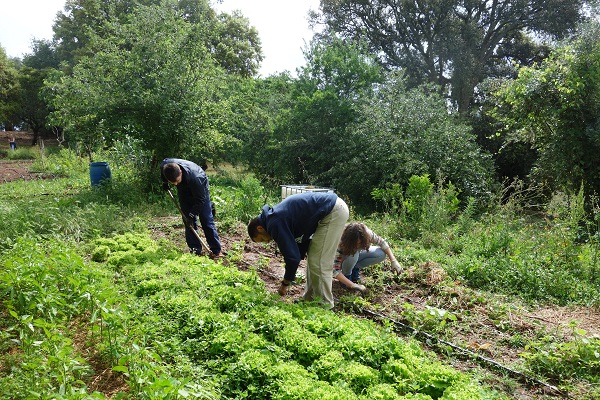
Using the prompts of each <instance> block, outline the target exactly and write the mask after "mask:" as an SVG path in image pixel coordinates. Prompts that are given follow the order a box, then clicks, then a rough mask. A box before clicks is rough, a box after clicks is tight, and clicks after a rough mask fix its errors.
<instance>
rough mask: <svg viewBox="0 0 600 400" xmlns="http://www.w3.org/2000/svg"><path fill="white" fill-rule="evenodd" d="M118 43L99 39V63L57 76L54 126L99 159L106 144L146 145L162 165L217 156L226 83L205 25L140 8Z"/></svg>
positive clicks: (120, 27) (119, 31) (118, 29)
mask: <svg viewBox="0 0 600 400" xmlns="http://www.w3.org/2000/svg"><path fill="white" fill-rule="evenodd" d="M108 28H109V31H111V32H114V34H113V35H112V36H110V37H96V36H94V37H92V38H91V40H90V43H89V48H90V49H94V52H95V54H94V56H93V57H83V58H81V60H80V61H79V63H78V64H77V65H76V66H75V67H74V69H73V73H72V75H67V74H65V73H64V72H59V71H57V72H55V73H54V74H53V75H52V76H51V77H50V78H49V79H48V90H49V91H50V94H51V97H52V105H53V106H54V108H55V110H56V111H55V112H53V113H52V114H51V120H52V122H53V123H54V124H56V125H60V126H62V127H64V129H65V134H66V135H67V137H68V138H69V139H70V140H72V141H78V142H81V143H82V144H84V145H85V146H86V151H87V153H88V155H89V156H90V157H91V156H92V154H93V150H94V148H95V147H97V146H98V145H100V144H103V143H104V142H108V143H110V142H112V141H113V140H116V139H122V138H124V137H125V136H126V135H128V136H130V137H132V138H134V139H139V140H141V141H142V143H143V144H144V146H145V148H146V149H147V150H148V151H150V152H152V154H153V155H154V157H155V159H156V160H160V159H162V158H164V157H166V156H172V155H175V154H176V155H180V156H182V157H184V156H192V155H198V156H203V155H209V154H211V153H212V152H214V151H218V149H219V148H220V147H221V146H222V133H221V130H220V125H221V124H222V123H223V119H224V118H225V112H224V107H223V105H222V104H221V102H220V98H219V86H220V85H223V84H224V82H226V79H225V75H224V72H223V71H222V70H221V69H220V68H219V67H218V66H217V65H216V62H215V61H214V59H213V58H212V57H211V54H210V52H209V51H208V49H207V48H206V47H205V46H204V41H203V40H201V39H202V38H200V39H199V38H198V35H199V34H201V32H199V31H198V29H199V26H198V25H194V24H191V23H189V22H186V21H185V20H184V19H182V18H181V16H180V15H179V13H177V12H176V10H174V9H173V8H170V7H159V6H150V7H146V6H139V7H137V8H136V9H135V10H134V12H133V13H132V14H131V15H130V16H129V18H128V19H127V21H126V22H125V23H121V22H115V23H114V25H112V26H110V27H108Z"/></svg>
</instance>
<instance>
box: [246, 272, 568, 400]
mask: <svg viewBox="0 0 600 400" xmlns="http://www.w3.org/2000/svg"><path fill="white" fill-rule="evenodd" d="M244 263H246V264H247V265H250V263H247V262H245V261H244ZM256 270H257V271H259V272H261V273H263V274H266V275H269V276H270V277H272V278H277V279H282V277H281V276H279V275H277V274H274V273H272V272H270V271H267V270H265V269H262V268H256ZM292 284H293V285H298V283H296V282H295V281H294V282H292ZM361 311H362V313H363V314H366V315H369V316H371V317H377V318H379V319H383V320H388V321H390V322H392V323H393V324H394V325H396V327H400V328H402V329H404V330H407V331H409V332H411V333H413V334H414V335H415V337H417V336H419V337H422V338H425V339H427V340H430V341H431V342H432V343H440V344H443V345H446V346H449V347H451V348H452V349H454V350H457V351H460V352H461V353H463V354H467V355H469V356H471V357H474V358H475V359H477V360H478V361H482V362H484V363H486V364H490V365H492V366H493V367H495V368H497V369H499V370H501V371H505V372H508V373H509V374H510V375H512V376H514V377H516V378H517V379H520V380H522V381H525V382H533V383H536V384H538V385H542V386H544V387H546V388H548V389H550V390H551V391H553V392H555V393H557V394H558V395H560V396H562V397H565V398H570V396H569V394H568V393H566V392H564V391H563V390H561V389H559V388H558V387H556V386H554V385H550V384H548V383H546V382H544V381H541V380H539V379H537V378H535V377H533V376H531V375H528V374H525V373H523V372H520V371H517V370H514V369H512V368H509V367H507V366H506V365H503V364H500V363H499V362H498V361H495V360H492V359H491V358H487V357H484V356H482V355H480V354H478V353H476V352H474V351H471V350H469V349H465V348H464V347H460V346H459V345H457V344H454V343H451V342H448V341H446V340H443V339H440V338H437V337H435V336H433V335H431V334H429V333H427V332H423V331H420V330H418V329H415V328H413V327H412V326H410V325H406V324H404V323H402V322H400V321H396V320H395V319H393V318H390V317H388V316H385V315H383V314H379V313H376V312H374V311H371V310H367V309H365V308H363V309H361Z"/></svg>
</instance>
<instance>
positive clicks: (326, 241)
mask: <svg viewBox="0 0 600 400" xmlns="http://www.w3.org/2000/svg"><path fill="white" fill-rule="evenodd" d="M348 216H349V212H348V206H347V205H346V203H345V202H344V201H343V200H342V199H340V198H339V197H338V196H337V195H336V194H335V193H322V192H305V193H300V194H295V195H292V196H289V197H287V198H286V199H285V200H283V201H282V202H281V203H279V204H276V205H275V206H273V207H270V206H264V207H263V211H262V213H261V214H260V215H259V216H258V217H256V218H254V219H253V220H252V221H250V223H249V224H248V235H249V236H250V238H251V239H252V240H253V241H255V242H269V241H271V240H274V241H275V242H276V243H277V246H278V247H279V251H281V254H282V255H283V259H284V261H285V275H284V277H283V281H282V282H281V286H280V288H279V290H278V292H279V294H280V295H282V296H283V295H285V294H286V293H287V289H288V287H289V285H290V284H291V282H293V281H294V279H295V278H296V271H297V270H298V265H299V264H300V260H302V259H303V258H304V256H307V268H306V288H305V291H304V299H305V300H316V299H320V301H321V302H323V303H324V304H326V305H327V306H328V307H329V308H331V307H333V294H332V292H331V282H332V267H331V266H332V265H333V261H334V258H335V252H336V250H337V246H338V244H339V241H340V237H341V236H342V231H343V230H344V226H345V224H346V221H347V220H348Z"/></svg>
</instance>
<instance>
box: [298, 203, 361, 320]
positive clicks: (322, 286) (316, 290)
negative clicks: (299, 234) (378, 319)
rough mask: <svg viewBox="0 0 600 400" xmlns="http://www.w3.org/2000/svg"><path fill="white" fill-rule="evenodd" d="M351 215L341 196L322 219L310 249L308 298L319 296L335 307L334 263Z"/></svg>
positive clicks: (319, 298) (308, 259)
mask: <svg viewBox="0 0 600 400" xmlns="http://www.w3.org/2000/svg"><path fill="white" fill-rule="evenodd" d="M349 215H350V214H349V212H348V206H347V205H346V203H345V202H344V200H342V199H340V198H338V199H337V201H336V203H335V206H334V207H333V210H331V212H330V213H329V214H328V215H327V216H325V218H323V219H322V220H320V221H319V224H318V226H317V230H316V231H315V233H314V235H313V237H312V241H311V243H310V246H309V248H308V253H307V262H306V263H307V268H306V290H305V292H304V300H309V301H310V300H317V299H318V300H319V301H320V302H322V303H323V304H325V305H326V306H327V307H328V308H332V307H333V293H332V292H331V282H332V279H333V276H332V272H333V271H332V270H333V268H332V266H333V261H334V258H335V252H336V250H337V248H338V245H339V243H340V238H341V237H342V232H343V231H344V226H345V225H346V221H348V217H349Z"/></svg>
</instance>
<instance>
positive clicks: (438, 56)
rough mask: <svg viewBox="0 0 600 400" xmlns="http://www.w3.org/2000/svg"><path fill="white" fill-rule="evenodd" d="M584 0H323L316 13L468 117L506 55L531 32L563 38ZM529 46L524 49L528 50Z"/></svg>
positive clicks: (320, 19)
mask: <svg viewBox="0 0 600 400" xmlns="http://www.w3.org/2000/svg"><path fill="white" fill-rule="evenodd" d="M584 4H586V2H585V1H584V0H489V1H473V0H425V1H411V0H373V1H363V0H321V12H320V13H313V14H312V20H313V22H314V23H322V24H324V25H325V26H327V27H328V28H329V29H331V31H333V32H335V33H337V34H339V35H341V37H343V38H350V39H354V40H358V39H359V38H360V39H362V40H366V41H367V42H368V43H369V46H370V48H371V51H372V52H373V53H374V54H378V55H379V60H380V62H381V63H382V65H383V66H385V67H386V68H388V69H397V68H399V69H402V70H403V71H404V72H405V74H406V76H407V83H408V84H409V86H410V87H416V86H418V85H420V84H422V83H425V82H431V83H434V84H436V85H437V86H438V87H439V88H440V91H441V93H443V94H446V93H449V94H450V98H451V99H452V101H453V102H454V104H455V106H456V107H457V108H458V110H459V111H460V112H461V113H463V114H466V113H467V111H469V106H470V103H471V101H472V98H473V93H474V89H475V87H476V86H477V85H478V83H480V82H481V81H482V80H483V79H484V78H485V77H486V76H487V74H489V73H490V71H491V70H492V69H495V68H496V67H497V62H498V59H499V58H500V57H504V56H506V54H502V53H499V49H500V48H501V47H503V51H504V52H505V51H507V50H510V46H507V44H508V42H510V41H514V40H515V39H517V40H518V39H519V38H520V37H521V35H522V34H523V33H524V32H531V34H534V35H550V36H551V37H562V36H564V35H565V34H567V33H569V32H570V30H571V29H572V28H573V27H574V26H575V23H576V22H578V21H580V20H581V19H582V18H583V17H582V14H583V8H582V6H583V5H584ZM519 48H521V47H519ZM521 49H522V48H521Z"/></svg>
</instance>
